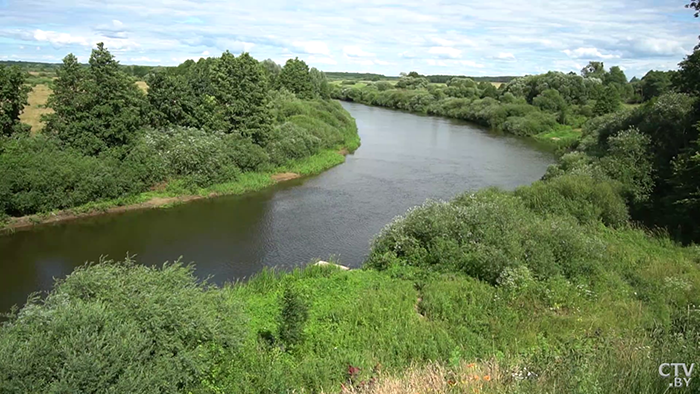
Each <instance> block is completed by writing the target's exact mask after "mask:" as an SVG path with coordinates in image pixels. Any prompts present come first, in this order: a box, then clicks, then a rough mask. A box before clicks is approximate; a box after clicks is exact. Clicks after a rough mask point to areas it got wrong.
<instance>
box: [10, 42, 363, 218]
mask: <svg viewBox="0 0 700 394" xmlns="http://www.w3.org/2000/svg"><path fill="white" fill-rule="evenodd" d="M117 66H118V63H117V62H116V61H115V60H114V58H113V57H111V55H110V54H109V52H107V51H106V50H105V49H104V47H103V46H98V49H97V50H95V51H94V52H93V58H92V63H91V65H89V66H81V65H80V64H78V62H77V59H76V58H75V57H74V56H72V55H68V56H67V57H66V58H65V59H64V63H63V64H62V65H61V66H60V67H59V68H58V69H57V73H58V77H59V78H58V79H57V81H56V86H55V89H56V90H55V92H54V94H53V96H52V98H51V101H50V104H51V105H53V106H54V108H55V109H56V114H55V115H52V116H51V117H50V119H49V123H50V124H51V127H52V128H49V129H48V130H49V132H47V133H41V134H39V135H36V136H30V135H24V134H23V135H15V136H13V137H11V138H8V139H7V140H5V139H2V141H0V143H1V144H2V146H0V197H1V198H0V201H1V202H0V216H3V217H4V216H6V215H9V216H23V215H30V214H35V213H45V212H50V211H53V210H57V209H68V208H74V207H81V206H99V207H102V206H110V204H111V205H115V204H116V205H118V204H133V203H134V201H136V202H141V201H146V200H147V199H148V198H150V197H148V196H147V194H148V193H146V192H147V191H148V190H149V189H153V188H157V189H159V190H161V189H165V190H166V193H170V195H168V197H171V196H172V194H185V193H186V194H190V193H202V190H205V189H208V190H210V192H214V193H229V192H235V193H238V192H240V191H244V190H247V189H251V188H252V189H259V188H260V187H262V186H261V185H269V184H270V183H272V182H271V180H270V179H269V176H270V175H271V173H272V172H274V171H275V169H276V168H278V167H285V168H294V170H297V168H296V167H295V166H300V167H299V168H298V170H299V171H302V172H304V173H305V174H309V173H317V172H320V171H322V170H324V169H327V168H329V167H330V166H333V165H336V164H338V163H339V161H338V160H339V158H340V160H341V161H342V156H341V155H339V154H333V155H328V152H327V150H335V151H337V150H338V149H340V148H341V147H346V148H348V149H349V150H354V149H356V148H357V146H358V145H359V138H358V136H357V127H356V126H355V122H354V120H353V119H352V117H350V116H349V114H348V113H347V112H346V111H345V110H344V109H343V108H342V107H341V106H340V105H339V104H338V103H335V102H330V101H329V100H323V99H320V97H321V96H323V94H324V93H323V91H324V89H325V86H327V84H326V83H325V76H324V75H323V73H320V72H319V71H318V70H315V69H314V70H312V71H311V72H310V75H311V74H312V75H313V76H314V78H315V79H314V81H316V82H315V83H317V84H316V85H315V86H316V88H317V89H318V91H315V93H314V97H319V99H315V100H303V99H300V98H298V97H296V96H295V95H294V94H290V93H289V92H288V91H286V90H284V91H276V90H272V87H271V86H269V84H267V82H266V81H267V79H266V78H267V77H266V71H265V70H264V69H263V67H262V66H261V65H260V64H258V63H257V61H256V60H254V59H252V58H251V57H250V56H249V55H248V54H243V55H241V56H239V57H234V56H233V55H231V54H230V53H228V54H227V53H224V54H223V55H222V57H221V58H208V59H200V60H199V61H198V62H194V61H191V60H190V61H186V62H185V63H183V64H181V65H180V66H178V67H176V68H172V69H164V70H158V71H154V72H153V73H151V74H150V75H149V77H148V81H149V84H150V86H149V91H148V96H147V97H148V102H147V103H146V102H145V101H138V104H139V105H141V104H144V105H143V107H140V106H139V107H138V110H139V111H141V110H144V120H147V121H148V123H150V126H151V127H150V128H145V127H143V125H140V126H139V127H138V128H136V127H135V124H131V123H128V122H127V121H126V118H125V117H126V116H127V114H128V113H129V109H125V111H126V112H125V113H123V114H121V115H117V114H112V113H111V112H110V111H111V110H112V109H114V108H125V107H124V106H128V104H129V100H128V99H129V98H134V96H133V95H132V93H133V89H137V88H135V87H134V85H133V81H132V80H130V79H129V78H128V77H127V76H125V74H123V72H122V71H121V68H119V67H117ZM127 83H128V86H127V85H126V84H127ZM103 85H104V86H103ZM119 89H123V90H124V91H121V92H116V90H119ZM110 90H115V94H114V99H115V100H117V99H119V100H120V101H118V102H117V101H114V102H113V101H112V99H111V98H108V97H106V96H104V95H103V93H101V92H102V91H110ZM137 96H138V97H140V98H139V100H141V99H142V98H143V94H142V93H141V92H140V91H138V92H137ZM120 98H121V99H120ZM134 103H136V101H133V102H132V104H134ZM76 105H77V107H76ZM134 105H135V104H134ZM131 109H133V110H136V107H134V106H132V107H131ZM102 115H104V116H102ZM107 115H110V116H107ZM111 115H115V116H114V117H112V116H111ZM122 121H124V122H122ZM93 124H98V125H97V126H96V127H95V128H94V129H92V128H90V129H87V127H88V126H90V125H93ZM129 125H132V126H134V127H133V128H132V127H131V126H129ZM98 126H99V127H98ZM102 126H104V127H102ZM127 129H128V130H127ZM51 131H53V132H51ZM93 132H94V133H93ZM112 132H115V133H117V134H110V133H112ZM71 133H74V134H71ZM120 133H121V134H120ZM74 137H75V139H73V140H72V139H71V138H74ZM103 138H104V139H103ZM314 155H318V157H316V158H313V157H312V156H314ZM294 163H297V164H294ZM282 171H286V170H282ZM246 172H257V173H258V174H256V175H250V176H248V175H246V174H245V173H246ZM260 177H262V178H266V179H267V182H261V181H260ZM149 193H153V192H149Z"/></svg>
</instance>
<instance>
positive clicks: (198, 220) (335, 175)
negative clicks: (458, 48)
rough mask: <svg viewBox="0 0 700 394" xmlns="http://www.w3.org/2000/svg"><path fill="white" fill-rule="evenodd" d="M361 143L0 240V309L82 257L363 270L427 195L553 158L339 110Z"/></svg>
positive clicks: (540, 166) (221, 275)
mask: <svg viewBox="0 0 700 394" xmlns="http://www.w3.org/2000/svg"><path fill="white" fill-rule="evenodd" d="M343 106H344V107H345V108H346V109H347V110H348V111H349V112H350V113H351V114H352V116H353V117H355V119H356V120H357V126H358V129H359V133H360V137H361V138H362V146H361V147H360V149H358V150H357V151H356V152H355V153H354V154H352V155H348V156H347V160H346V162H345V163H344V164H341V165H339V166H337V167H335V168H332V169H330V170H329V171H326V172H324V173H322V174H320V175H317V176H313V177H307V178H303V179H296V180H292V181H288V182H284V183H281V184H278V185H276V186H273V187H271V188H268V189H266V190H263V191H260V192H256V193H251V194H247V195H243V196H230V197H220V198H215V199H208V200H199V201H194V202H191V203H187V204H184V205H180V206H177V207H173V208H168V209H153V210H145V211H131V212H125V213H120V214H114V215H106V216H100V217H92V218H85V219H79V220H74V221H70V222H64V223H57V224H52V225H44V226H38V227H36V228H33V229H31V230H25V231H18V232H16V233H14V234H9V235H4V236H0V272H2V274H1V275H0V311H3V312H4V311H8V310H9V308H10V307H11V306H12V305H14V304H18V305H22V304H23V303H24V301H25V300H26V298H27V296H28V295H29V294H30V293H32V292H34V291H41V290H48V289H50V288H51V285H52V283H53V278H57V277H64V276H65V275H67V274H69V273H70V272H71V271H72V270H73V269H74V268H75V267H76V266H79V265H82V264H84V263H85V262H86V261H96V260H99V258H100V256H101V255H107V256H109V258H113V259H121V258H123V257H124V256H125V255H126V254H127V253H129V254H130V255H134V254H135V255H136V256H137V257H136V259H137V261H139V262H140V263H144V264H155V265H160V264H162V263H163V262H165V261H173V260H176V259H178V258H179V257H182V261H183V262H186V263H187V262H196V271H195V272H196V274H197V275H198V276H200V277H209V276H212V280H213V281H214V282H217V283H223V282H226V281H232V280H236V279H243V278H245V277H246V276H249V275H251V274H254V273H256V272H258V271H260V270H261V269H262V268H263V267H266V266H267V267H271V266H277V267H283V268H289V267H294V266H298V265H303V264H306V263H308V262H310V261H311V260H313V259H316V258H321V259H327V258H328V257H329V256H331V255H335V256H336V257H337V258H338V259H339V260H340V262H341V263H342V264H345V265H348V266H351V267H358V266H360V265H361V264H362V262H363V260H364V259H365V257H366V256H367V254H368V252H369V244H370V241H371V240H372V238H373V236H374V235H375V234H377V233H378V232H379V231H380V230H381V229H382V227H384V226H385V225H386V224H387V223H389V222H391V220H392V219H393V218H394V217H395V216H397V215H401V214H403V213H405V212H406V210H407V209H408V208H410V207H412V206H414V205H418V204H421V203H423V202H424V201H425V200H426V199H427V198H433V199H449V198H451V197H454V196H455V195H457V194H459V193H461V192H464V191H473V190H476V189H479V188H482V187H485V186H500V187H503V188H506V189H512V188H514V187H516V186H519V185H523V184H528V183H531V182H533V181H535V180H537V179H539V178H540V177H541V176H542V175H543V174H544V172H545V170H546V168H547V166H548V165H549V164H551V163H552V162H553V161H554V157H553V155H552V154H551V153H550V152H548V151H547V150H544V149H542V147H538V146H537V145H535V144H534V142H532V141H531V140H525V139H521V138H516V137H511V136H502V135H494V134H493V133H489V132H487V131H485V130H483V129H481V128H479V127H476V126H474V125H471V124H468V123H462V122H457V121H454V120H448V119H443V118H437V117H428V116H418V115H413V114H408V113H403V112H398V111H392V110H387V109H382V108H375V107H368V106H364V105H361V104H354V103H343Z"/></svg>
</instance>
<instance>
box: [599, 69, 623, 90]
mask: <svg viewBox="0 0 700 394" xmlns="http://www.w3.org/2000/svg"><path fill="white" fill-rule="evenodd" d="M603 83H604V84H605V85H610V84H618V85H620V86H623V85H626V84H627V76H626V75H625V72H624V71H622V69H621V68H620V67H618V66H612V67H610V72H609V73H607V74H605V77H604V78H603Z"/></svg>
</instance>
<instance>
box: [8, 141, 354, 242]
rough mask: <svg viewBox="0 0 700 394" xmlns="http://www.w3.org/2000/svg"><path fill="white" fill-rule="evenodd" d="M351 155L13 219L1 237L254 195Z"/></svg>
mask: <svg viewBox="0 0 700 394" xmlns="http://www.w3.org/2000/svg"><path fill="white" fill-rule="evenodd" d="M350 153H352V152H350V151H349V150H348V148H345V147H343V148H340V149H328V150H323V151H320V152H319V153H316V154H315V155H312V156H309V157H305V158H303V159H299V160H294V161H292V162H290V163H288V164H287V165H285V166H283V167H280V168H278V169H276V170H275V171H273V172H249V173H244V174H242V175H241V177H240V178H239V179H237V180H235V181H232V182H229V183H222V184H215V185H211V186H209V187H207V188H202V189H200V190H198V192H197V193H194V194H174V193H168V192H158V191H149V192H143V193H141V194H139V195H135V196H129V197H124V198H121V199H117V200H108V201H97V202H92V203H88V204H86V205H83V206H79V207H74V208H68V209H64V210H60V211H53V212H47V213H37V214H33V215H26V216H18V217H10V218H9V219H8V220H7V221H6V223H4V224H0V236H2V235H6V234H11V233H13V232H15V231H18V230H27V229H30V228H33V227H36V226H40V225H46V224H52V223H60V222H67V221H71V220H77V219H82V218H88V217H94V216H102V215H110V214H117V213H122V212H128V211H137V210H145V209H155V208H160V209H165V208H169V207H172V206H175V205H180V204H185V203H188V202H191V201H197V200H203V199H207V198H216V197H223V196H230V195H242V194H245V193H252V192H256V191H259V190H262V189H265V188H267V187H270V186H273V185H276V184H278V183H281V182H286V181H289V180H292V179H299V178H302V177H305V176H309V175H317V174H320V173H322V172H324V171H326V170H329V169H331V168H333V167H335V166H336V165H339V164H342V163H344V162H345V156H346V155H348V154H350Z"/></svg>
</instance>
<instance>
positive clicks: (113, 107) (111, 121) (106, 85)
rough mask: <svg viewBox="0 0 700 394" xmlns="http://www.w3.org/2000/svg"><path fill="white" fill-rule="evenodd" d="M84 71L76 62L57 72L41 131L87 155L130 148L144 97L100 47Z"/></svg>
mask: <svg viewBox="0 0 700 394" xmlns="http://www.w3.org/2000/svg"><path fill="white" fill-rule="evenodd" d="M89 64H90V65H89V67H87V68H83V67H82V66H81V65H80V64H79V63H78V61H77V59H76V57H75V56H73V55H72V54H71V55H68V56H66V57H65V58H64V59H63V65H62V66H61V67H60V68H59V69H58V70H56V77H57V79H56V81H55V90H54V93H53V94H52V95H51V96H50V97H49V100H48V106H50V107H51V108H53V109H54V113H52V114H48V115H47V116H46V131H47V132H49V133H53V134H55V135H56V136H57V137H58V138H59V139H60V140H61V141H62V142H63V143H64V144H66V145H68V146H71V147H73V148H76V149H78V150H80V151H81V152H83V153H84V154H88V155H97V154H99V153H100V152H103V151H105V150H107V149H110V148H114V147H121V146H124V145H128V144H130V143H131V142H132V141H133V139H134V138H135V136H136V135H137V132H138V131H139V129H140V128H141V127H142V125H143V124H144V118H143V111H144V106H145V100H144V95H143V93H142V92H141V90H139V88H138V87H137V86H136V84H135V83H134V81H133V80H132V79H131V77H129V76H128V75H127V74H125V73H124V72H123V71H122V70H121V69H120V67H119V63H118V62H117V61H116V60H115V59H114V56H112V54H111V53H109V51H108V50H106V49H105V47H104V45H103V44H102V43H98V44H97V49H93V51H92V55H91V56H90V61H89Z"/></svg>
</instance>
